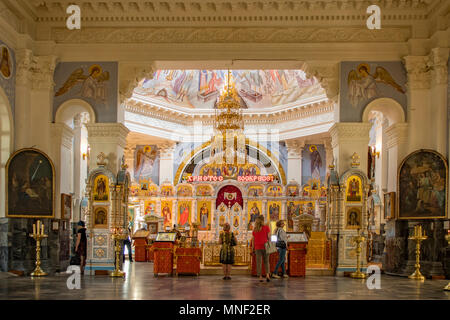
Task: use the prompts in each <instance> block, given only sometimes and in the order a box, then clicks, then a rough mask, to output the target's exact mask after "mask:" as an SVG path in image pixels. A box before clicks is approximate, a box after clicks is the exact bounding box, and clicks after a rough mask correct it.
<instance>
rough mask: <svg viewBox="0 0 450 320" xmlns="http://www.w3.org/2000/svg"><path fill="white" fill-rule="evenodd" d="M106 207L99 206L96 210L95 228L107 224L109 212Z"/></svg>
mask: <svg viewBox="0 0 450 320" xmlns="http://www.w3.org/2000/svg"><path fill="white" fill-rule="evenodd" d="M106 212H107V211H106V209H105V208H103V207H102V208H97V209H95V211H94V228H98V227H106V226H107V218H108V216H107V213H106Z"/></svg>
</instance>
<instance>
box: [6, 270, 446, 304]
mask: <svg viewBox="0 0 450 320" xmlns="http://www.w3.org/2000/svg"><path fill="white" fill-rule="evenodd" d="M124 269H125V271H126V272H127V276H126V278H125V280H123V279H113V278H110V277H108V276H95V277H94V276H84V277H83V278H82V280H81V289H79V290H77V289H73V290H69V289H68V287H67V284H66V282H67V277H68V275H66V274H59V275H56V276H51V277H45V278H41V279H31V278H30V277H12V276H3V277H2V278H1V280H0V299H2V300H5V299H50V300H52V299H63V300H65V299H68V300H84V299H87V300H96V299H102V300H103V299H107V300H117V299H126V300H127V299H130V300H134V299H137V300H141V299H142V300H158V299H166V300H172V299H175V300H183V299H186V300H189V299H192V300H206V299H219V300H233V299H243V300H250V299H251V300H266V299H289V300H308V299H319V300H322V299H327V300H346V299H348V300H357V299H363V300H374V299H389V300H392V299H440V300H450V292H445V291H443V290H442V288H443V287H444V286H445V285H446V284H447V283H448V282H449V281H448V280H426V281H425V282H423V283H420V282H416V281H413V280H409V279H407V278H402V277H393V276H386V275H382V277H381V289H379V290H376V289H374V290H369V289H368V288H367V286H366V282H365V281H363V280H356V279H350V278H344V277H330V276H328V277H327V276H322V277H321V276H310V277H307V278H289V279H280V280H277V279H273V280H272V281H271V282H270V283H266V282H264V283H260V282H259V281H258V280H257V279H256V278H254V277H250V276H247V275H236V276H232V280H231V281H224V280H222V277H220V276H213V275H205V276H199V277H193V276H192V277H191V276H179V277H178V278H177V277H167V276H159V277H158V278H155V277H154V276H153V272H152V264H151V263H128V262H126V263H125V266H124Z"/></svg>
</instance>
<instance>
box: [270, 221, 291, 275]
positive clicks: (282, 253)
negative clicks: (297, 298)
mask: <svg viewBox="0 0 450 320" xmlns="http://www.w3.org/2000/svg"><path fill="white" fill-rule="evenodd" d="M283 227H284V221H283V220H279V221H278V222H277V230H276V235H277V244H276V246H277V250H278V262H277V265H276V266H275V270H274V271H273V275H272V277H273V278H275V279H279V278H280V277H279V276H278V268H279V267H281V272H282V275H281V276H282V277H283V278H289V276H288V275H287V274H286V263H285V260H286V250H287V236H286V231H284V229H283Z"/></svg>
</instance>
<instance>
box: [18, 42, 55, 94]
mask: <svg viewBox="0 0 450 320" xmlns="http://www.w3.org/2000/svg"><path fill="white" fill-rule="evenodd" d="M16 57H17V73H16V85H18V86H26V85H28V84H31V86H32V89H34V90H53V86H54V82H53V74H54V71H55V67H56V63H57V57H56V56H34V55H33V52H32V51H31V50H29V49H20V50H17V53H16Z"/></svg>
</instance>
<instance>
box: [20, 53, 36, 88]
mask: <svg viewBox="0 0 450 320" xmlns="http://www.w3.org/2000/svg"><path fill="white" fill-rule="evenodd" d="M33 58H34V57H33V51H31V50H29V49H19V50H17V51H16V61H17V63H16V65H17V66H16V85H17V86H25V85H27V84H30V83H31V79H32V72H31V67H32V64H33Z"/></svg>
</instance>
